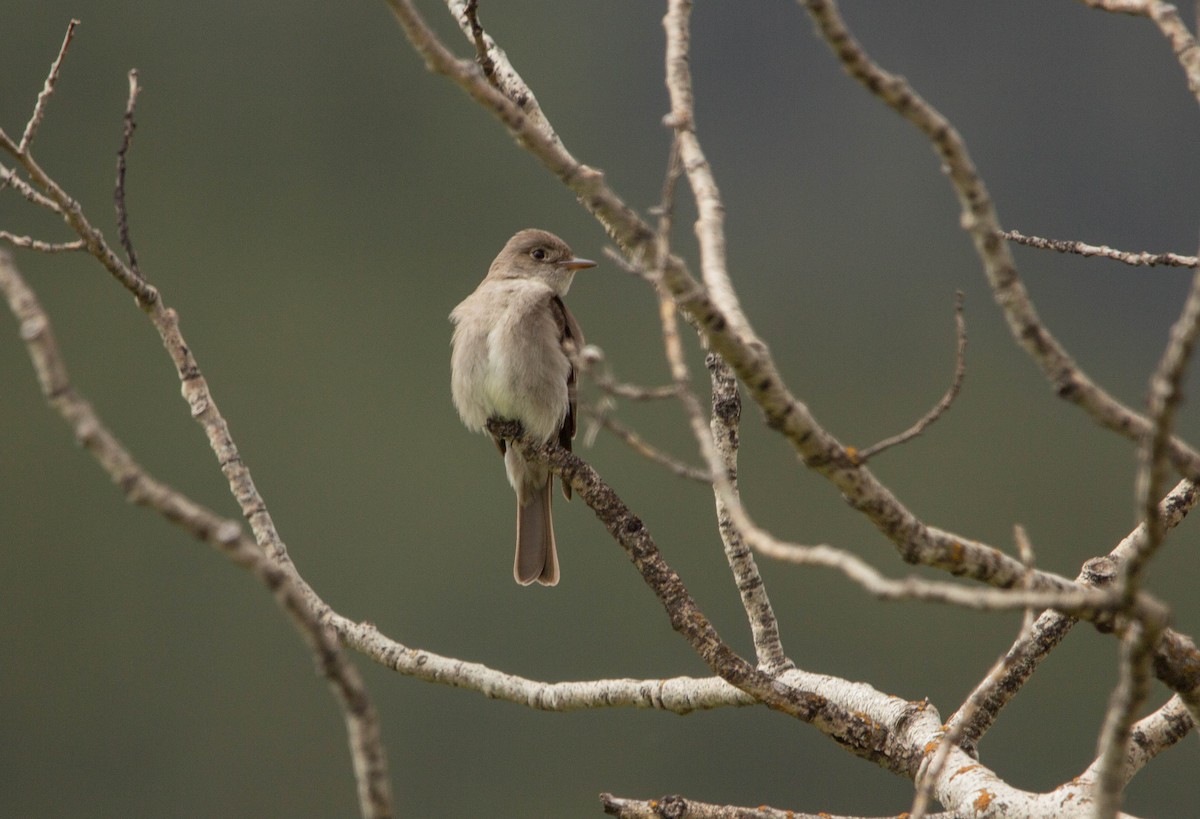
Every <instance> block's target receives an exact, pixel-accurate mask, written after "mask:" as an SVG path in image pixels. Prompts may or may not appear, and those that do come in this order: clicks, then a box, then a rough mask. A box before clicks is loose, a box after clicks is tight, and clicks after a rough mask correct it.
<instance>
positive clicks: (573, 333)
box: [550, 296, 583, 500]
mask: <svg viewBox="0 0 1200 819" xmlns="http://www.w3.org/2000/svg"><path fill="white" fill-rule="evenodd" d="M550 310H551V312H553V313H554V321H555V323H556V324H557V325H558V339H559V343H560V344H562V345H563V347H564V348H566V347H567V346H568V345H570V346H571V347H572V348H573V349H571V350H564V352H566V355H567V358H568V359H572V355H578V354H579V352H580V351H581V350H583V330H581V329H579V322H577V321H576V320H575V316H573V315H571V311H570V310H568V309H567V305H565V304H563V300H562V299H561V298H559V297H558V296H554V297H552V298H551V299H550ZM578 427H579V414H578V411H577V407H576V378H575V364H574V362H573V359H572V364H571V371H570V373H568V375H567V415H566V417H565V418H563V424H562V427H561V428H559V430H558V443H559V445H560V446H561V447H562V448H563V449H565V450H567V451H568V452H570V451H571V440H572V439H573V438H574V437H575V431H576V430H577V429H578ZM562 490H563V496H564V497H565V498H566V499H567V500H570V499H571V487H570V486H568V485H567V482H566V481H563V482H562Z"/></svg>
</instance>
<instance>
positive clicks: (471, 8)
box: [463, 0, 500, 88]
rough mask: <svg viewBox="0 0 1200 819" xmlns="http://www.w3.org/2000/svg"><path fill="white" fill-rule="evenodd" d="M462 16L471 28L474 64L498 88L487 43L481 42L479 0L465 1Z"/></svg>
mask: <svg viewBox="0 0 1200 819" xmlns="http://www.w3.org/2000/svg"><path fill="white" fill-rule="evenodd" d="M463 16H464V17H465V18H466V21H467V25H469V26H470V27H471V37H472V38H473V39H474V41H475V62H477V63H479V67H480V68H481V69H483V76H485V77H487V81H488V82H490V83H491V84H492V85H493V86H495V87H496V88H499V87H500V86H499V85H498V84H497V82H496V64H495V63H494V62H492V58H491V55H489V54H488V47H487V43H485V42H484V40H483V37H484V32H483V26H482V25H480V23H479V0H467V6H466V8H465V9H464V10H463Z"/></svg>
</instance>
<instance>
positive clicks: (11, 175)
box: [0, 128, 62, 213]
mask: <svg viewBox="0 0 1200 819" xmlns="http://www.w3.org/2000/svg"><path fill="white" fill-rule="evenodd" d="M9 146H12V148H11V150H9ZM0 148H4V149H5V150H8V151H9V152H10V153H12V154H13V155H14V156H18V157H20V156H22V154H18V153H17V152H16V151H17V146H16V144H15V143H13V141H12V140H11V139H9V138H8V135H7V134H5V133H4V129H3V128H0ZM9 186H11V187H12V188H13V189H15V190H16V192H17V193H19V194H21V196H23V197H25V198H26V199H27V200H28V201H29V202H30V203H31V204H34V205H37V206H38V207H39V208H45V209H46V210H48V211H50V212H51V213H62V208H61V207H59V206H58V203H57V202H55V201H54V200H52V199H50V197H48V196H46V195H44V194H42V193H39V192H38V191H36V190H34V187H33V186H32V185H30V184H29V183H28V182H26V181H25V180H24V179H22V178H21V177H19V176H17V169H16V168H9V167H6V166H5V165H4V163H2V162H0V191H2V190H4V189H5V188H7V187H9Z"/></svg>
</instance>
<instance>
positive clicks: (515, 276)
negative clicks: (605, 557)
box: [450, 229, 596, 586]
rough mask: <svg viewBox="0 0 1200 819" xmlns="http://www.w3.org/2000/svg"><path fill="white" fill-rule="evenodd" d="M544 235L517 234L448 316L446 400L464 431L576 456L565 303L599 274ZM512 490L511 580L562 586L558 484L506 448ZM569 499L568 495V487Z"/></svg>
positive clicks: (579, 343) (574, 344) (572, 338)
mask: <svg viewBox="0 0 1200 819" xmlns="http://www.w3.org/2000/svg"><path fill="white" fill-rule="evenodd" d="M595 266H596V263H595V262H593V261H591V260H589V259H581V258H579V257H577V256H575V254H574V253H573V252H572V251H571V248H570V247H569V246H568V245H567V243H566V242H564V241H563V240H562V239H560V238H558V237H557V236H555V235H554V234H553V233H549V232H547V231H544V230H536V229H527V230H522V231H519V232H517V233H516V234H515V235H514V236H513V237H512V238H511V239H509V240H508V242H507V243H506V244H505V245H504V248H503V249H502V250H501V251H500V253H499V254H498V255H497V256H496V258H495V260H494V261H493V262H492V264H491V266H490V267H489V268H488V272H487V275H486V276H485V277H484V279H483V281H482V282H480V284H479V286H478V287H476V288H475V291H474V292H473V293H471V295H469V296H467V297H466V298H465V299H463V300H462V302H461V303H459V305H458V306H457V307H455V308H454V310H453V311H452V312H451V313H450V321H451V322H452V323H453V325H454V334H453V337H452V339H451V356H450V388H451V389H450V392H451V397H452V398H453V400H454V406H455V408H456V409H457V410H458V414H459V417H460V418H461V419H462V421H463V424H464V425H465V426H466V427H467V428H468V429H470V430H472V431H476V432H487V431H488V430H487V422H488V420H489V419H492V418H497V419H506V420H510V421H519V422H520V423H521V426H522V428H523V429H524V431H525V433H526V434H527V435H529V436H531V437H533V438H534V439H535V440H537V441H539V442H541V443H548V442H550V441H551V440H557V441H558V442H559V444H560V445H561V446H562V447H564V448H565V449H568V450H570V449H571V440H572V439H573V438H574V437H575V430H576V426H577V416H576V397H575V391H576V373H575V366H574V364H573V363H572V354H573V353H578V352H579V351H580V350H582V349H583V344H584V341H583V332H582V331H581V330H580V329H579V323H578V322H577V321H576V320H575V317H574V316H573V315H571V311H570V310H568V309H567V306H566V304H565V303H564V302H563V297H564V296H566V294H567V291H568V290H569V289H570V287H571V281H572V280H573V279H574V277H575V273H576V271H579V270H583V269H586V268H589V267H595ZM492 439H493V441H494V442H495V444H496V446H497V448H498V449H499V450H500V454H501V455H503V456H504V470H505V473H506V474H507V476H508V482H509V484H510V485H511V486H512V488H513V490H514V491H515V492H516V495H517V547H516V556H515V558H514V560H513V578H514V579H515V580H516V581H517V582H518V583H520V584H521V585H523V586H528V585H530V584H531V583H533V582H535V581H536V582H537V583H539V584H541V585H543V586H554V585H557V584H558V580H559V567H558V550H557V546H556V544H555V541H554V524H553V520H552V519H551V514H550V497H551V494H552V492H551V489H552V487H551V484H552V482H553V481H552V478H553V476H552V475H551V474H550V470H549V468H548V467H547V466H546V465H545V464H539V463H534V462H530V461H527V460H526V459H525V457H524V456H523V455H522V454H521V453H520V451H519V450H518V449H517V448H516V447H513V446H509V445H507V444H506V443H505V441H504V440H503V439H502V438H499V437H497V436H495V435H493V436H492ZM562 491H563V496H564V497H565V498H566V499H567V500H570V499H571V487H570V486H569V485H568V484H567V482H566V481H562Z"/></svg>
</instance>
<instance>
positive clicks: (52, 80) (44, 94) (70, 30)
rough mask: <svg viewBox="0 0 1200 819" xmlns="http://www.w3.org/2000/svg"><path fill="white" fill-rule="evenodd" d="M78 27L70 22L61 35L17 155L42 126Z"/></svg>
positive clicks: (30, 143) (27, 147) (25, 149)
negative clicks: (64, 32) (61, 38)
mask: <svg viewBox="0 0 1200 819" xmlns="http://www.w3.org/2000/svg"><path fill="white" fill-rule="evenodd" d="M78 25H79V21H78V20H72V21H71V22H70V23H68V24H67V33H66V34H65V35H63V41H62V45H61V46H59V48H58V56H57V57H55V58H54V62H53V63H51V64H50V73H49V74H47V75H46V82H45V83H44V84H43V85H42V90H41V93H39V94H38V97H37V102H36V103H34V106H33V114H32V115H31V116H30V117H29V122H27V123H25V132H24V133H23V134H21V142H20V143H19V144H18V146H17V151H18V152H19V153H25V152H26V151H28V150H29V147H30V146H31V145H33V140H34V138H35V137H36V136H37V131H38V128H39V127H40V126H41V124H42V117H44V116H45V115H46V103H47V102H49V101H50V96H51V95H52V94H53V93H54V86H55V85H56V84H57V83H58V72H59V70H60V69H61V68H62V63H63V59H64V58H65V57H66V56H67V49H68V48H70V47H71V40H72V39H73V38H74V37H75V28H76V26H78ZM0 187H3V186H0Z"/></svg>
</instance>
